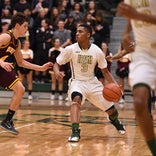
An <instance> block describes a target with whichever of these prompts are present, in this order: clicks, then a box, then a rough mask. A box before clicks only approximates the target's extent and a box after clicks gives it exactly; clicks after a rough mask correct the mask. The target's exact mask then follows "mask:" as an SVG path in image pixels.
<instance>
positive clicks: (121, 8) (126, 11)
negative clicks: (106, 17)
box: [117, 2, 156, 24]
mask: <svg viewBox="0 0 156 156" xmlns="http://www.w3.org/2000/svg"><path fill="white" fill-rule="evenodd" d="M117 12H118V14H119V15H121V16H124V17H126V18H128V19H134V20H141V21H145V22H148V23H152V24H156V15H151V14H145V13H141V12H138V11H137V10H136V9H135V8H134V7H132V6H131V5H128V4H126V3H124V2H121V3H120V4H119V5H118V8H117Z"/></svg>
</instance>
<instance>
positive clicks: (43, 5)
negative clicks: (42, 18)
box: [31, 0, 49, 18]
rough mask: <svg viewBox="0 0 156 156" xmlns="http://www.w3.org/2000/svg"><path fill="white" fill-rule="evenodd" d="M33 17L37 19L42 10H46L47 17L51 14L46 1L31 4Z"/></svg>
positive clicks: (35, 0)
mask: <svg viewBox="0 0 156 156" xmlns="http://www.w3.org/2000/svg"><path fill="white" fill-rule="evenodd" d="M31 4H32V5H31V8H32V16H33V17H34V18H35V17H36V16H37V15H38V14H39V13H40V12H41V10H44V12H45V15H47V14H48V12H49V4H48V2H47V1H46V0H33V1H32V3H31Z"/></svg>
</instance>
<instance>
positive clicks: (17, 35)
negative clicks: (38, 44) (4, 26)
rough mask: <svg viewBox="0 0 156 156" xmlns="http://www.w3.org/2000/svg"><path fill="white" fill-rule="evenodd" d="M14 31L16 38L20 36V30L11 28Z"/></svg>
mask: <svg viewBox="0 0 156 156" xmlns="http://www.w3.org/2000/svg"><path fill="white" fill-rule="evenodd" d="M11 31H12V32H13V35H14V37H15V38H16V39H18V38H19V37H20V36H19V33H18V31H17V30H16V29H12V30H11Z"/></svg>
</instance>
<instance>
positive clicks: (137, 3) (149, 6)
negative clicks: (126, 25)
mask: <svg viewBox="0 0 156 156" xmlns="http://www.w3.org/2000/svg"><path fill="white" fill-rule="evenodd" d="M125 3H127V4H130V5H132V6H133V7H135V8H136V9H137V11H139V12H142V13H145V14H152V15H155V16H156V0H125ZM131 24H132V28H133V32H134V36H135V40H136V43H137V44H140V46H142V47H144V46H145V48H147V46H148V47H149V48H152V45H153V48H152V49H155V48H156V25H154V24H151V23H147V22H144V21H137V20H131ZM150 44H151V46H149V45H150ZM152 53H155V54H156V51H155V52H154V51H152ZM155 54H152V55H153V56H155Z"/></svg>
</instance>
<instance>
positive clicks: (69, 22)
mask: <svg viewBox="0 0 156 156" xmlns="http://www.w3.org/2000/svg"><path fill="white" fill-rule="evenodd" d="M64 27H65V28H66V29H67V30H69V31H70V34H71V42H72V43H74V42H75V41H76V40H75V34H76V22H75V20H74V18H73V16H72V15H71V14H69V16H68V19H67V22H66V24H65V26H64Z"/></svg>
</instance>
